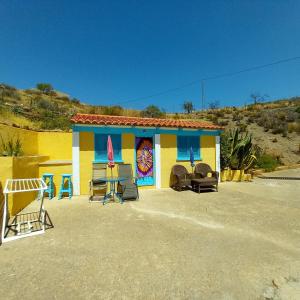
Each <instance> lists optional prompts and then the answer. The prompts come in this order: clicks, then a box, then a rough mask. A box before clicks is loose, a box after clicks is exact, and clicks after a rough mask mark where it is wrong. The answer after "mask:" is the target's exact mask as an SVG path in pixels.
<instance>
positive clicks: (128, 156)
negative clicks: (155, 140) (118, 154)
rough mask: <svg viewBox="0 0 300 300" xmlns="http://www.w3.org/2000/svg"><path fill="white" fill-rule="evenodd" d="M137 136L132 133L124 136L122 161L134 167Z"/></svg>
mask: <svg viewBox="0 0 300 300" xmlns="http://www.w3.org/2000/svg"><path fill="white" fill-rule="evenodd" d="M134 147H135V136H134V134H131V133H125V134H123V135H122V159H123V160H124V163H125V164H132V166H134Z"/></svg>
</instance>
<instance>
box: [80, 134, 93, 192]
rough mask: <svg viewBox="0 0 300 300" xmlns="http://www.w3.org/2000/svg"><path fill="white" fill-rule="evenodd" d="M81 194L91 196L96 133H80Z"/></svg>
mask: <svg viewBox="0 0 300 300" xmlns="http://www.w3.org/2000/svg"><path fill="white" fill-rule="evenodd" d="M79 146H80V153H79V157H80V194H82V195H87V194H89V180H91V178H92V162H93V160H94V133H93V132H80V135H79Z"/></svg>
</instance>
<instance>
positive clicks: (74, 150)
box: [72, 131, 80, 195]
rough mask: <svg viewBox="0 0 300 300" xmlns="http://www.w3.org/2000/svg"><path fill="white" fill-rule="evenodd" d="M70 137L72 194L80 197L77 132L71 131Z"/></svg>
mask: <svg viewBox="0 0 300 300" xmlns="http://www.w3.org/2000/svg"><path fill="white" fill-rule="evenodd" d="M72 137H73V140H72V167H73V194H74V195H80V161H79V155H80V148H79V132H74V131H73V134H72Z"/></svg>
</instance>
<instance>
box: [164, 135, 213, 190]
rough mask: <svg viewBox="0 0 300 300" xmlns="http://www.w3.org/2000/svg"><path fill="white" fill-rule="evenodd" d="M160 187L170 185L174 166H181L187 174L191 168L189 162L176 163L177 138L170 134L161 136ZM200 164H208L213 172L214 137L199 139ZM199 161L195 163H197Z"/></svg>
mask: <svg viewBox="0 0 300 300" xmlns="http://www.w3.org/2000/svg"><path fill="white" fill-rule="evenodd" d="M160 142H161V187H163V188H166V187H169V186H170V185H171V184H172V178H171V170H172V167H173V166H174V165H175V164H180V165H183V166H185V167H186V168H187V170H188V171H189V172H192V167H191V164H190V162H189V161H177V137H176V135H171V134H161V137H160ZM200 148H201V150H200V151H201V158H202V162H205V163H207V164H209V165H210V166H211V167H212V169H213V170H215V167H216V148H215V137H214V136H202V137H200ZM199 162H200V161H195V164H196V163H199Z"/></svg>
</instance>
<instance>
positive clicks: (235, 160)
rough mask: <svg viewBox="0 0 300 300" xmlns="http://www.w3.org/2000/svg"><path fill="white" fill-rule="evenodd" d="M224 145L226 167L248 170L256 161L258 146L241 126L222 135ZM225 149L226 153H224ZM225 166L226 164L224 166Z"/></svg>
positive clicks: (223, 158)
mask: <svg viewBox="0 0 300 300" xmlns="http://www.w3.org/2000/svg"><path fill="white" fill-rule="evenodd" d="M222 139H223V143H222V145H224V148H225V149H224V150H222V152H223V157H221V159H222V160H223V162H224V164H226V166H225V167H229V168H230V169H233V170H245V171H246V170H248V169H249V168H251V167H252V166H253V164H254V163H255V161H256V152H257V146H255V145H253V143H252V136H251V135H250V134H249V133H248V132H246V133H244V134H242V133H241V131H240V129H239V128H236V129H234V130H230V131H229V132H227V133H225V135H224V136H223V137H222ZM224 151H225V153H224ZM223 167H224V166H223Z"/></svg>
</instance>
